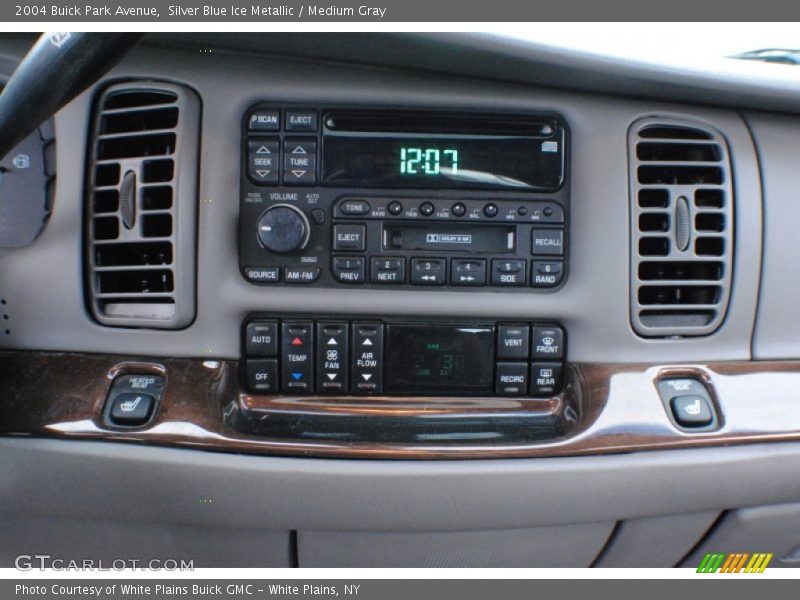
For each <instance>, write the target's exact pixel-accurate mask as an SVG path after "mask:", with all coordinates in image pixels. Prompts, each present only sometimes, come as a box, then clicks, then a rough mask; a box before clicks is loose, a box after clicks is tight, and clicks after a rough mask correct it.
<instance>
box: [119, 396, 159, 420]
mask: <svg viewBox="0 0 800 600" xmlns="http://www.w3.org/2000/svg"><path fill="white" fill-rule="evenodd" d="M155 403H156V399H155V398H154V397H153V396H151V395H150V394H140V393H136V392H125V393H122V394H119V395H118V396H117V397H116V398H114V403H113V404H112V405H111V414H110V416H111V421H112V422H113V423H115V424H116V425H127V426H129V427H131V426H136V425H144V424H145V423H147V421H148V420H149V419H150V415H151V414H152V413H153V407H154V406H155Z"/></svg>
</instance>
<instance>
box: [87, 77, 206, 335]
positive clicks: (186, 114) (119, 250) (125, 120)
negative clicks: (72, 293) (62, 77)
mask: <svg viewBox="0 0 800 600" xmlns="http://www.w3.org/2000/svg"><path fill="white" fill-rule="evenodd" d="M96 106H97V108H96V114H95V117H94V125H93V129H92V137H91V139H90V146H89V147H90V160H89V175H88V180H87V181H88V185H87V194H88V198H87V205H86V206H87V209H86V215H87V217H86V232H87V257H86V263H87V267H88V268H87V274H88V278H89V280H88V284H87V287H88V290H89V292H90V296H91V298H90V305H91V310H92V314H93V315H94V316H95V318H96V319H97V320H98V321H99V322H100V323H103V324H105V325H116V326H121V327H154V328H161V329H178V328H181V327H185V326H187V325H188V324H189V323H191V322H192V320H193V319H194V315H195V245H196V244H195V236H196V234H195V232H196V228H197V223H196V221H197V164H198V150H199V147H198V144H199V128H200V103H199V100H198V98H197V95H196V94H195V93H194V92H192V91H191V90H189V89H187V88H184V87H182V86H178V85H172V84H166V83H150V82H147V83H145V82H137V83H125V84H118V85H113V86H111V87H109V88H107V89H106V90H105V91H104V92H103V93H102V95H101V96H100V98H99V99H98V101H97V105H96Z"/></svg>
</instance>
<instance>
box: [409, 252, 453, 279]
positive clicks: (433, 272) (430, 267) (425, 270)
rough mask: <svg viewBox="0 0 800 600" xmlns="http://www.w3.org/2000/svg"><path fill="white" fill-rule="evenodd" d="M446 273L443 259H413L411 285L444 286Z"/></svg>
mask: <svg viewBox="0 0 800 600" xmlns="http://www.w3.org/2000/svg"><path fill="white" fill-rule="evenodd" d="M445 271H446V267H445V259H443V258H412V259H411V283H413V284H414V285H444V282H445V278H446V275H447V274H446V273H445Z"/></svg>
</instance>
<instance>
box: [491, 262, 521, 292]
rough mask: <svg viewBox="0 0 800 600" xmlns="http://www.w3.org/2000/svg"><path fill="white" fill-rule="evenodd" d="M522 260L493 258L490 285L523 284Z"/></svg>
mask: <svg viewBox="0 0 800 600" xmlns="http://www.w3.org/2000/svg"><path fill="white" fill-rule="evenodd" d="M525 279H526V273H525V261H524V260H493V261H492V285H502V286H520V285H525Z"/></svg>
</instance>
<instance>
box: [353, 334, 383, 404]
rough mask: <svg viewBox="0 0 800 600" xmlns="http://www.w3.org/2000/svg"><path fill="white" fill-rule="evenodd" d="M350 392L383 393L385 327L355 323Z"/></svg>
mask: <svg viewBox="0 0 800 600" xmlns="http://www.w3.org/2000/svg"><path fill="white" fill-rule="evenodd" d="M351 367H352V368H351V369H350V373H351V375H350V391H351V392H353V393H354V394H379V393H381V392H382V391H383V325H382V324H380V323H353V350H352V364H351Z"/></svg>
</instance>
